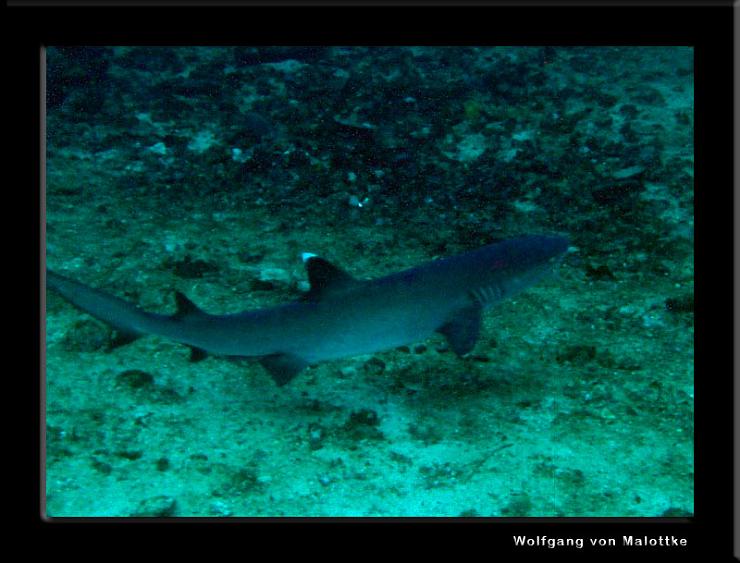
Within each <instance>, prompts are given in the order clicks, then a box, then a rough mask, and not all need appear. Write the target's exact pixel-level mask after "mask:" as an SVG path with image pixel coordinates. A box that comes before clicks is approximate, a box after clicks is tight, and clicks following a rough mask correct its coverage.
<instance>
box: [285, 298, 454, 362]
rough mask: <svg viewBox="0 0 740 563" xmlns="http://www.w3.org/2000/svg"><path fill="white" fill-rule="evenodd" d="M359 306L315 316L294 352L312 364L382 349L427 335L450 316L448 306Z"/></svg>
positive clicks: (296, 341) (333, 310)
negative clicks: (434, 307)
mask: <svg viewBox="0 0 740 563" xmlns="http://www.w3.org/2000/svg"><path fill="white" fill-rule="evenodd" d="M360 305H361V304H358V305H355V306H353V305H348V306H347V307H345V308H342V309H337V308H336V307H333V308H331V310H327V311H326V314H318V315H316V318H315V319H314V322H313V323H312V324H311V327H310V328H308V327H306V330H305V331H304V332H303V334H302V335H301V336H300V338H296V339H294V344H295V345H294V346H292V350H291V352H292V353H294V354H296V355H297V356H300V357H302V358H304V359H305V360H306V361H308V362H310V363H314V362H320V361H323V360H330V359H336V358H342V357H348V356H355V355H360V354H371V353H374V352H380V351H383V350H388V349H392V348H395V347H397V346H402V345H404V344H411V343H413V342H418V341H420V340H424V339H426V338H428V337H429V336H431V335H432V333H434V331H435V330H437V329H438V328H439V327H440V326H441V325H442V324H443V323H444V322H445V319H446V317H447V316H448V311H447V310H446V309H442V308H436V309H432V308H426V307H423V306H410V305H409V304H405V303H401V304H393V303H387V304H386V306H380V307H375V308H368V307H363V306H360ZM322 313H323V311H322Z"/></svg>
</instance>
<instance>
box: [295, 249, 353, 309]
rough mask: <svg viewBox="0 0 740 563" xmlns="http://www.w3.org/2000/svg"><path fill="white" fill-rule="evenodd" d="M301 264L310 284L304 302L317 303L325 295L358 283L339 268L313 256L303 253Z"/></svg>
mask: <svg viewBox="0 0 740 563" xmlns="http://www.w3.org/2000/svg"><path fill="white" fill-rule="evenodd" d="M303 263H304V265H305V266H306V273H307V274H308V281H309V283H310V284H311V289H310V290H309V291H308V293H306V295H304V297H303V298H304V299H305V300H308V301H318V300H319V299H321V298H322V297H323V296H325V295H326V294H327V293H331V292H335V291H342V290H345V289H347V288H348V287H351V286H353V285H355V284H357V283H360V282H359V280H357V279H355V278H353V277H352V276H350V275H349V274H348V273H347V272H345V271H344V270H342V269H341V268H339V267H337V266H335V265H334V264H332V263H331V262H329V261H328V260H326V259H324V258H321V257H320V256H316V255H315V254H311V253H309V252H304V253H303Z"/></svg>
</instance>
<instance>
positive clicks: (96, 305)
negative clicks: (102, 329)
mask: <svg viewBox="0 0 740 563" xmlns="http://www.w3.org/2000/svg"><path fill="white" fill-rule="evenodd" d="M46 287H47V288H48V289H51V290H53V291H56V292H57V293H58V294H59V295H61V296H62V297H64V298H65V299H66V300H67V301H69V302H70V303H72V304H73V305H75V306H76V307H78V308H80V309H82V310H83V311H85V312H86V313H88V314H90V315H92V316H93V317H95V318H96V319H99V320H101V321H103V322H105V323H107V324H109V325H110V326H112V327H113V328H115V329H116V331H117V333H118V334H117V337H116V339H115V340H114V341H113V345H114V346H117V345H121V344H126V343H128V342H131V341H132V340H135V339H136V338H138V337H139V336H141V335H142V334H143V332H142V331H141V330H140V329H139V328H137V327H139V326H140V325H141V324H142V321H143V320H144V319H145V317H146V315H147V313H145V312H144V311H142V310H141V309H139V308H138V307H136V306H135V305H133V304H131V303H128V302H126V301H124V300H123V299H119V298H118V297H114V296H112V295H109V294H107V293H105V292H102V291H99V290H97V289H94V288H92V287H88V286H86V285H85V284H82V283H79V282H76V281H74V280H72V279H69V278H67V277H64V276H61V275H59V274H56V273H54V272H52V271H50V270H47V271H46Z"/></svg>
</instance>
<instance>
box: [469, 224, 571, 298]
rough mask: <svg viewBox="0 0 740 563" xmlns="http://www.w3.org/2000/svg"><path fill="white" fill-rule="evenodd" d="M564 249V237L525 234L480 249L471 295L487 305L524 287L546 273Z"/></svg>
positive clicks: (554, 264) (558, 259)
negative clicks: (473, 288)
mask: <svg viewBox="0 0 740 563" xmlns="http://www.w3.org/2000/svg"><path fill="white" fill-rule="evenodd" d="M567 250H568V239H566V238H565V237H561V236H556V235H528V236H523V237H518V238H513V239H509V240H505V241H503V242H500V243H496V244H492V245H489V246H486V247H484V248H482V249H480V250H479V251H478V259H479V265H478V268H477V269H478V273H479V281H480V286H479V287H476V288H475V290H474V291H473V292H472V293H473V296H474V298H475V299H476V300H478V301H480V302H481V304H483V305H490V304H492V303H495V302H496V301H500V300H501V299H503V298H505V297H510V296H511V295H513V294H515V293H518V292H519V291H522V290H523V289H526V288H527V287H529V286H531V285H533V284H535V283H537V282H538V281H539V280H540V279H542V278H543V277H544V276H545V275H547V274H548V273H550V272H551V271H552V269H553V267H554V266H556V265H557V264H558V263H559V262H560V260H561V259H562V257H563V255H564V254H565V253H566V252H567Z"/></svg>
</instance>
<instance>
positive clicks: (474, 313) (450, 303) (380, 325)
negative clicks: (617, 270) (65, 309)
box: [46, 235, 568, 385]
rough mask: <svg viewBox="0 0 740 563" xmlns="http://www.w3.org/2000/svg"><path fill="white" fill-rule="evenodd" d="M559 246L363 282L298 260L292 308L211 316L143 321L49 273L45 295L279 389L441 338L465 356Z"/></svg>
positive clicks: (541, 240)
mask: <svg viewBox="0 0 740 563" xmlns="http://www.w3.org/2000/svg"><path fill="white" fill-rule="evenodd" d="M567 247H568V241H567V239H565V238H563V237H559V236H539V235H531V236H523V237H519V238H514V239H510V240H506V241H503V242H499V243H495V244H490V245H488V246H484V247H482V248H479V249H477V250H473V251H470V252H466V253H464V254H459V255H456V256H452V257H449V258H444V259H439V260H434V261H432V262H427V263H425V264H422V265H420V266H417V267H415V268H411V269H408V270H404V271H402V272H397V273H394V274H390V275H388V276H385V277H382V278H377V279H374V280H369V281H360V280H357V279H354V278H352V277H351V276H349V274H347V273H345V272H343V271H342V270H340V269H338V268H337V267H335V266H333V265H332V264H330V263H329V262H327V261H326V260H323V259H322V258H319V257H317V256H314V255H311V254H304V261H305V265H306V269H307V272H308V277H309V281H310V283H311V290H310V291H309V292H308V293H307V294H306V295H305V296H304V297H303V298H302V299H300V300H298V301H295V302H292V303H288V304H286V305H280V306H277V307H270V308H266V309H258V310H254V311H245V312H243V313H236V314H229V315H210V314H207V313H205V312H203V311H201V310H200V309H198V308H197V307H196V306H195V305H194V304H193V303H192V302H190V301H189V300H188V299H187V298H186V297H185V296H184V295H182V294H181V293H178V294H177V305H178V311H177V313H175V314H174V315H161V314H155V313H148V312H146V311H143V310H141V309H139V308H138V307H136V306H135V305H133V304H131V303H128V302H126V301H124V300H122V299H119V298H117V297H113V296H111V295H108V294H106V293H104V292H101V291H99V290H96V289H93V288H91V287H88V286H86V285H84V284H81V283H79V282H76V281H73V280H71V279H68V278H66V277H63V276H61V275H59V274H55V273H53V272H51V271H47V276H46V281H47V286H48V287H49V288H50V289H53V290H55V291H57V292H58V293H60V294H61V295H62V296H63V297H65V298H66V299H68V300H69V301H70V302H72V303H73V304H74V305H76V306H78V307H79V308H81V309H82V310H84V311H86V312H87V313H89V314H90V315H92V316H93V317H96V318H98V319H100V320H102V321H105V322H106V323H108V324H110V325H112V326H113V327H114V328H116V329H117V330H118V331H119V333H121V334H122V335H124V336H128V337H130V338H133V337H136V336H140V335H143V334H155V335H158V336H164V337H166V338H170V339H172V340H175V341H177V342H181V343H183V344H187V345H188V346H190V347H191V348H192V350H193V352H194V354H193V357H194V359H196V358H199V357H202V356H203V355H204V352H207V353H210V354H217V355H224V356H236V357H253V358H258V359H259V360H260V362H261V363H262V365H263V366H265V368H267V369H268V371H269V372H270V373H271V375H272V376H273V378H274V379H275V381H276V383H277V384H278V385H283V384H285V383H287V382H288V381H290V380H291V379H292V378H293V377H295V376H296V375H297V374H298V373H299V372H300V371H301V370H302V369H303V368H305V367H306V366H308V365H310V364H315V363H318V362H321V361H325V360H331V359H335V358H341V357H346V356H353V355H358V354H369V353H373V352H377V351H380V350H386V349H389V348H393V347H396V346H401V345H404V344H409V343H412V342H416V341H419V340H424V339H425V338H427V337H429V336H430V335H431V334H432V333H434V332H440V333H442V334H443V335H445V337H446V338H447V340H448V341H449V343H450V346H451V347H452V349H453V350H454V351H455V352H456V353H457V354H458V355H463V354H465V353H467V352H469V351H470V350H472V348H473V347H474V346H475V342H476V340H477V338H478V334H479V331H480V325H481V313H482V310H483V309H484V308H485V307H488V306H490V305H493V304H494V303H496V302H498V301H501V300H502V299H504V298H507V297H510V296H511V295H513V294H514V293H517V292H518V291H521V290H523V289H525V288H527V287H529V286H530V285H532V284H534V283H536V282H537V281H538V280H539V279H541V278H542V277H543V276H544V275H545V274H546V273H547V272H548V271H549V270H550V269H551V266H552V264H551V263H552V262H553V261H554V260H557V259H559V258H560V257H561V256H562V255H563V254H564V253H565V252H566V250H567Z"/></svg>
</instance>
